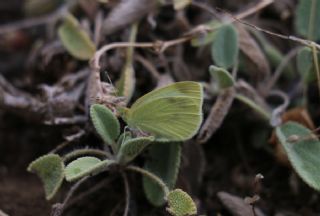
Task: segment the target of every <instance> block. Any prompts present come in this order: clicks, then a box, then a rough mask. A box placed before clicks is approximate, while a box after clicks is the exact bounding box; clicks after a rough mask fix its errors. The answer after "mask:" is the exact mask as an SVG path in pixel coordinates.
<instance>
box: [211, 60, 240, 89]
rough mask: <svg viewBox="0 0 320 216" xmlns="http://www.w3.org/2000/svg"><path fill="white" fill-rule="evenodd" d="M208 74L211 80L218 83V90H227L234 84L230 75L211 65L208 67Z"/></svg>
mask: <svg viewBox="0 0 320 216" xmlns="http://www.w3.org/2000/svg"><path fill="white" fill-rule="evenodd" d="M209 72H210V75H211V76H212V77H213V79H214V80H215V81H216V82H217V83H218V88H219V89H225V88H229V87H231V86H233V85H234V83H235V81H234V79H233V77H232V76H231V74H230V73H229V72H228V71H226V70H225V69H223V68H220V67H216V66H214V65H211V66H210V67H209Z"/></svg>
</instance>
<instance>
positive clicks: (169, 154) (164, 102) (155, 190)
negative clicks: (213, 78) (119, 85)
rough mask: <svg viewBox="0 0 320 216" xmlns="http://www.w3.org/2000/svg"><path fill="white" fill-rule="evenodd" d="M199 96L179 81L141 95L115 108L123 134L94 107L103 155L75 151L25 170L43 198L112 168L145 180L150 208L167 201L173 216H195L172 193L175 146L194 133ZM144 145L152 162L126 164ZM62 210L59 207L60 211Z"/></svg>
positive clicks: (181, 196)
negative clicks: (39, 186)
mask: <svg viewBox="0 0 320 216" xmlns="http://www.w3.org/2000/svg"><path fill="white" fill-rule="evenodd" d="M202 97H203V96H202V87H201V85H200V84H198V83H196V82H178V83H174V84H171V85H168V86H166V87H163V88H161V89H156V90H154V91H152V92H150V93H148V94H146V95H144V96H143V97H141V98H140V99H138V100H137V101H136V102H135V103H134V104H133V105H132V106H131V108H125V107H115V108H116V110H117V114H119V115H120V116H121V117H122V118H123V119H124V120H125V121H126V122H127V123H128V127H129V129H128V130H126V129H125V130H124V132H123V133H122V134H120V131H121V130H120V123H119V121H118V119H117V117H116V115H115V114H114V113H113V112H112V111H111V110H110V109H108V108H106V107H105V106H104V105H99V104H94V105H92V106H91V108H90V116H91V119H92V123H93V125H94V127H95V129H96V131H97V133H98V134H99V135H100V137H101V138H102V140H103V141H104V143H105V148H104V150H99V149H78V150H74V151H72V152H70V153H69V154H66V155H64V156H61V157H60V156H59V155H57V154H48V155H45V156H42V157H40V158H38V159H37V160H35V161H34V162H32V163H31V164H30V166H29V168H28V171H31V172H34V173H36V174H37V175H38V176H39V177H40V178H41V179H42V181H43V184H44V187H45V192H46V197H47V199H51V198H52V197H53V196H54V195H55V194H56V192H57V191H58V189H59V187H60V186H61V184H62V181H63V179H66V181H68V182H74V181H79V180H80V181H79V182H81V180H82V179H86V178H88V177H90V176H94V175H97V174H99V173H101V172H104V171H107V170H109V169H111V168H112V169H115V170H117V171H118V172H119V173H121V174H122V175H125V172H126V171H134V172H138V173H140V174H142V175H143V184H144V189H145V192H146V195H147V198H148V199H149V200H150V202H151V203H152V204H154V205H156V206H160V205H163V204H164V203H165V201H168V202H169V208H168V209H169V212H170V213H172V214H173V215H177V216H183V215H186V216H187V215H193V214H195V213H196V207H195V205H194V203H193V201H192V199H191V198H190V197H189V196H188V195H187V194H186V193H185V192H182V191H181V190H178V191H177V190H175V191H172V192H170V191H171V190H172V189H173V188H174V186H175V182H176V178H177V174H178V170H179V165H180V157H181V153H180V152H181V148H180V143H177V142H174V141H185V140H188V139H190V138H191V137H192V136H193V135H194V134H195V133H196V132H197V131H198V129H199V126H200V124H201V122H202ZM125 128H127V127H125ZM168 129H170V130H168ZM148 146H150V152H149V153H150V154H149V157H150V158H151V160H150V161H147V162H146V164H145V169H143V168H140V167H136V166H134V165H130V162H132V161H133V160H134V159H135V158H136V157H137V156H139V155H140V154H141V153H142V152H143V150H144V149H145V148H147V147H148ZM109 147H110V148H109ZM81 155H86V156H81ZM88 155H89V156H88ZM70 161H71V162H70ZM124 179H125V181H127V180H126V178H125V177H124ZM126 185H128V184H126ZM127 191H129V190H128V189H127ZM127 196H129V195H128V194H127ZM64 203H65V202H64ZM179 203H181V205H180V204H179ZM61 209H62V210H63V205H62V207H60V211H61V212H62V210H61ZM127 211H128V203H127V207H126V210H125V212H127Z"/></svg>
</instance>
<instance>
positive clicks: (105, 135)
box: [90, 104, 120, 145]
mask: <svg viewBox="0 0 320 216" xmlns="http://www.w3.org/2000/svg"><path fill="white" fill-rule="evenodd" d="M90 116H91V119H92V123H93V125H94V127H95V128H96V130H97V132H98V134H99V135H100V136H101V137H102V139H103V140H104V142H106V143H107V144H109V145H112V144H113V143H114V142H115V140H116V139H117V137H118V136H119V135H120V123H119V121H118V119H117V118H116V117H115V115H114V114H113V113H112V112H111V110H109V109H108V108H106V107H105V106H103V105H100V104H94V105H92V106H91V107H90Z"/></svg>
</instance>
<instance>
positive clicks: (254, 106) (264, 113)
mask: <svg viewBox="0 0 320 216" xmlns="http://www.w3.org/2000/svg"><path fill="white" fill-rule="evenodd" d="M235 98H237V99H238V100H239V101H241V102H243V103H244V104H246V105H248V106H249V107H251V108H252V109H254V110H255V111H256V112H258V113H259V114H261V116H263V117H264V118H265V119H266V120H270V118H271V114H270V113H269V112H268V111H266V110H264V109H263V108H262V107H260V106H259V105H257V104H256V103H254V102H253V101H252V100H250V98H248V97H246V96H243V95H241V94H236V96H235Z"/></svg>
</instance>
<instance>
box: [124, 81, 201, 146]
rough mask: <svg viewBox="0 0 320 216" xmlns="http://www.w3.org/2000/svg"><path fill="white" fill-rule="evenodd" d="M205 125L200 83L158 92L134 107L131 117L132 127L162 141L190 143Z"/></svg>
mask: <svg viewBox="0 0 320 216" xmlns="http://www.w3.org/2000/svg"><path fill="white" fill-rule="evenodd" d="M141 99H142V100H141ZM137 103H138V104H137ZM201 122H202V87H201V85H200V84H198V83H196V82H180V83H175V84H172V85H169V86H167V87H164V88H162V89H157V90H155V91H153V92H151V93H149V94H147V95H145V96H143V97H142V98H140V99H139V100H138V101H137V102H136V103H135V104H133V106H132V108H131V109H130V110H129V112H128V115H127V123H128V125H129V126H130V127H133V128H138V129H140V130H142V131H145V132H148V133H151V134H152V135H154V136H155V137H156V139H157V140H158V141H182V140H187V139H190V138H191V137H192V136H194V135H195V133H196V132H197V131H198V129H199V127H200V124H201Z"/></svg>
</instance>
